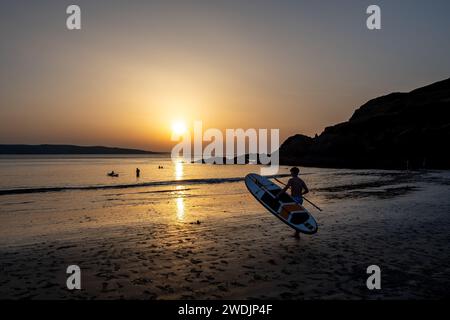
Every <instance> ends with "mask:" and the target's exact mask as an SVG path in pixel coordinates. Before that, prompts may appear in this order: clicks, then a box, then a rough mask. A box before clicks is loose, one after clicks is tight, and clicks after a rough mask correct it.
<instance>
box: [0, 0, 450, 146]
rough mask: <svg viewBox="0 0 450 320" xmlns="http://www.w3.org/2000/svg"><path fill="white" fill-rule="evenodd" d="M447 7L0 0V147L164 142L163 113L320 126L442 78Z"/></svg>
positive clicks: (294, 128)
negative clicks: (371, 16)
mask: <svg viewBox="0 0 450 320" xmlns="http://www.w3.org/2000/svg"><path fill="white" fill-rule="evenodd" d="M70 4H77V5H79V6H80V8H81V20H82V29H81V30H75V31H70V30H68V29H67V28H66V18H67V16H68V15H67V14H66V8H67V6H68V5H70ZM371 4H377V5H379V6H380V8H381V19H382V20H381V23H382V29H381V30H376V31H373V30H372V31H371V30H368V29H367V27H366V19H367V17H368V15H367V14H366V8H367V7H368V6H369V5H371ZM449 14H450V1H448V0H442V1H441V0H433V1H415V0H396V1H377V0H374V1H372V0H371V1H364V0H358V1H357V0H355V1H350V0H342V1H335V0H327V1H301V0H297V1H287V0H273V1H266V0H254V1H245V0H241V1H234V0H224V1H220V0H209V1H191V0H180V1H174V0H162V1H151V0H147V1H144V0H141V1H137V0H129V1H103V0H96V1H84V0H71V1H65V0H57V1H56V0H55V1H44V0H41V1H32V0H28V1H23V0H1V2H0V36H1V42H0V143H1V144H15V143H24V144H43V143H52V144H79V145H105V146H118V147H130V148H140V149H146V150H154V151H168V150H170V147H171V146H172V145H173V142H171V141H170V134H171V126H172V123H173V122H175V121H182V122H185V123H187V125H188V126H190V125H191V124H192V122H193V121H194V120H201V121H203V126H204V128H205V129H206V128H219V129H221V130H223V129H225V128H230V129H233V128H244V129H247V128H255V129H259V128H261V129H263V128H267V129H275V128H276V129H280V138H281V140H284V139H286V138H287V137H289V136H291V135H293V134H296V133H302V134H307V135H314V134H316V133H318V134H320V132H322V131H323V129H324V128H325V127H327V126H330V125H333V124H336V123H339V122H343V121H346V120H348V119H349V118H350V117H351V115H352V114H353V112H354V110H355V109H356V108H358V107H359V106H361V105H362V104H364V103H365V102H367V101H368V100H370V99H372V98H375V97H377V96H380V95H384V94H388V93H390V92H393V91H410V90H412V89H415V88H417V87H421V86H423V85H426V84H430V83H433V82H436V81H439V80H443V79H446V78H448V77H450V59H449V58H448V57H450V41H449V31H450V19H449V18H448V16H449Z"/></svg>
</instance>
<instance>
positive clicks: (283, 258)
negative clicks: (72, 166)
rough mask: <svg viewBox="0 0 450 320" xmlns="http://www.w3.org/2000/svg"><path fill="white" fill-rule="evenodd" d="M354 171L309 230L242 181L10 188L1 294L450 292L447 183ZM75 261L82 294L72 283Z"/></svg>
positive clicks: (322, 194) (319, 198)
mask: <svg viewBox="0 0 450 320" xmlns="http://www.w3.org/2000/svg"><path fill="white" fill-rule="evenodd" d="M343 174H344V173H343ZM447 177H448V175H447ZM350 180H352V179H350ZM356 180H357V179H356V178H355V182H354V183H347V184H341V185H340V186H335V188H334V189H331V190H330V189H326V188H325V187H321V188H317V189H316V190H315V191H314V192H313V193H312V194H311V195H310V197H309V198H310V200H313V201H314V202H316V203H317V204H319V205H320V206H321V207H323V209H324V212H323V213H320V212H317V211H314V210H313V209H311V212H312V213H313V214H314V216H315V217H316V219H317V221H318V222H319V232H318V233H317V234H316V235H313V236H306V235H305V236H302V237H301V239H300V240H297V239H295V238H294V237H293V231H292V230H291V229H289V228H288V227H287V226H285V225H284V224H282V223H281V222H280V221H279V220H278V219H276V218H275V217H273V216H272V215H271V214H269V213H268V212H266V211H265V210H264V209H263V208H262V207H261V206H260V205H259V204H258V203H257V202H256V201H255V200H254V199H253V198H252V196H251V195H249V194H248V193H247V192H246V188H245V186H244V184H243V183H242V182H234V183H229V184H224V185H219V184H217V185H209V186H206V187H205V186H193V187H189V186H184V187H182V188H180V187H178V188H173V189H169V190H167V188H165V189H163V188H161V190H153V191H152V192H147V190H146V189H145V188H137V189H136V190H127V191H126V193H119V194H114V192H111V190H109V191H108V190H105V191H91V192H81V191H73V192H62V193H55V194H50V196H49V195H45V197H46V198H45V200H43V196H42V195H38V194H36V195H29V196H27V198H26V199H25V200H24V197H22V196H18V195H10V196H2V198H1V200H2V212H1V214H0V225H1V226H2V227H1V228H2V232H1V235H0V254H1V277H0V298H1V299H22V298H27V299H28V298H31V299H67V298H70V299H118V298H125V299H269V298H270V299H272V298H273V299H405V298H408V299H422V298H424V299H438V298H443V297H447V298H448V297H449V296H450V289H449V288H450V264H449V262H450V250H448V247H449V244H450V200H449V199H450V197H449V194H450V185H449V183H448V181H449V180H448V179H447V178H442V179H441V178H440V174H434V175H431V176H430V175H425V174H408V175H398V176H393V178H392V179H391V178H389V181H390V182H389V183H383V184H379V183H378V184H377V183H375V184H370V183H369V184H368V185H367V184H366V185H364V183H362V182H360V181H359V182H358V181H356ZM156 191H157V192H156ZM37 199H39V201H40V202H39V206H40V207H39V209H35V208H34V207H35V206H36V204H35V201H37ZM81 199H82V201H81ZM180 199H181V200H180ZM55 203H56V205H55ZM74 203H75V204H74ZM8 205H9V206H14V207H15V208H16V211H14V212H10V213H9V211H8ZM46 205H48V208H49V209H48V210H43V209H42V208H45V207H46ZM19 212H20V214H19ZM72 264H76V265H78V266H80V268H81V270H82V282H81V286H82V290H79V291H78V290H75V291H69V290H68V289H67V288H66V285H65V283H66V278H67V276H68V275H67V274H66V273H65V271H66V268H67V266H68V265H72ZM371 264H376V265H378V266H380V268H381V271H382V289H381V290H378V291H370V290H368V289H367V288H366V284H365V283H366V279H367V274H366V268H367V267H368V266H369V265H371Z"/></svg>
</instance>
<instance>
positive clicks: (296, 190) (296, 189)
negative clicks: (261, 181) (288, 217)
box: [277, 167, 309, 238]
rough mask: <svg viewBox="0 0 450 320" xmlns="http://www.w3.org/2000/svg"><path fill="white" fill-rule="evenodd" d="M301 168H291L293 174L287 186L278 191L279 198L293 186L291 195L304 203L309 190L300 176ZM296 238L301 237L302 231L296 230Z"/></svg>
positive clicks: (299, 202) (296, 200)
mask: <svg viewBox="0 0 450 320" xmlns="http://www.w3.org/2000/svg"><path fill="white" fill-rule="evenodd" d="M299 173H300V170H299V169H298V168H297V167H293V168H291V176H292V178H290V179H289V181H288V183H287V184H286V186H285V187H284V188H283V189H282V190H281V191H280V192H279V193H278V195H277V199H278V198H279V197H280V196H281V195H282V194H283V193H285V192H286V191H287V190H288V189H289V188H291V196H292V199H294V201H295V202H297V203H298V204H300V205H301V204H303V195H304V194H307V193H308V192H309V189H308V186H307V185H306V183H305V181H303V180H302V179H300V178H299V177H298V175H299ZM294 236H295V237H296V238H300V233H299V232H298V231H295V235H294Z"/></svg>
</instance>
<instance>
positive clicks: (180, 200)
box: [175, 186, 184, 220]
mask: <svg viewBox="0 0 450 320" xmlns="http://www.w3.org/2000/svg"><path fill="white" fill-rule="evenodd" d="M183 189H184V187H183V186H177V187H176V190H177V198H175V201H176V204H177V219H178V220H183V219H184V197H183Z"/></svg>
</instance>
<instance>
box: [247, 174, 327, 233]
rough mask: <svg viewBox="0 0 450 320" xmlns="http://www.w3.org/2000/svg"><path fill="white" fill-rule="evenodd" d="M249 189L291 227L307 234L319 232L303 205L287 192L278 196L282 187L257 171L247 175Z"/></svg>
mask: <svg viewBox="0 0 450 320" xmlns="http://www.w3.org/2000/svg"><path fill="white" fill-rule="evenodd" d="M245 185H246V186H247V189H248V191H250V193H251V194H252V195H253V196H254V197H255V198H256V200H258V201H259V202H261V204H262V205H263V206H264V207H265V208H266V209H267V210H269V211H270V213H272V214H273V215H275V216H276V217H277V218H279V219H280V220H281V221H283V222H284V223H286V224H287V225H288V226H290V227H291V228H293V229H295V230H297V231H299V232H302V233H306V234H314V233H316V232H317V229H318V227H317V222H316V220H315V219H314V217H313V216H312V215H311V214H310V213H309V212H308V210H306V209H305V208H304V207H303V206H301V205H299V204H297V203H296V202H295V201H294V199H292V197H291V196H290V195H288V194H287V193H283V194H282V195H281V196H280V198H279V199H277V198H276V196H277V195H278V193H279V192H280V190H281V188H280V187H279V186H278V185H276V184H275V183H273V182H272V181H270V180H269V179H267V178H266V177H262V176H260V175H259V174H256V173H250V174H249V175H247V176H246V177H245Z"/></svg>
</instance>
